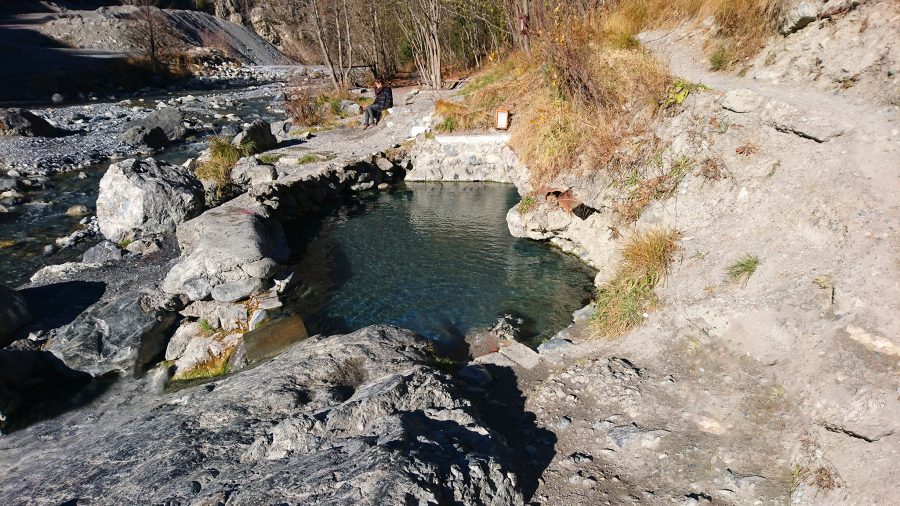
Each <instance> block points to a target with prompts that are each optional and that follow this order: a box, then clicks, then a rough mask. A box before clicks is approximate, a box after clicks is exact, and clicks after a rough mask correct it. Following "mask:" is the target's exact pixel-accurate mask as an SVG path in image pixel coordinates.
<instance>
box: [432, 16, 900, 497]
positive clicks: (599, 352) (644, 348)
mask: <svg viewBox="0 0 900 506" xmlns="http://www.w3.org/2000/svg"><path fill="white" fill-rule="evenodd" d="M844 22H849V21H847V20H844ZM819 29H820V30H823V31H829V30H831V28H830V27H829V26H828V25H823V26H822V27H820V28H819ZM662 35H663V34H660V33H657V34H654V36H653V37H649V38H648V39H647V40H652V41H653V42H654V46H653V47H654V48H655V49H656V50H657V51H658V54H659V56H660V57H661V58H663V59H666V60H669V61H670V62H671V65H672V71H673V72H674V73H675V74H676V75H677V76H679V77H682V78H684V79H685V80H686V81H687V82H688V83H703V84H706V85H707V89H703V88H700V87H692V89H691V91H690V93H689V94H687V97H685V98H684V100H683V101H682V102H681V103H680V104H678V105H677V107H673V108H672V109H670V110H669V111H667V113H666V114H665V115H664V116H663V117H662V118H660V120H659V121H658V122H657V124H656V126H655V129H654V134H655V136H656V137H657V138H658V139H659V141H660V147H661V149H660V151H659V153H658V156H655V157H654V158H653V163H652V165H650V166H649V167H647V168H645V170H642V171H640V172H639V174H642V175H643V177H641V178H636V179H634V180H632V181H626V182H625V184H624V185H622V184H612V183H614V182H615V181H613V180H611V178H609V177H606V176H605V175H604V174H603V173H602V171H601V172H596V173H588V174H562V175H560V176H558V177H556V178H554V179H553V180H552V181H549V182H546V183H543V184H542V185H541V187H532V188H531V189H529V191H528V192H523V202H522V203H520V204H519V205H518V206H517V208H515V209H513V210H511V211H510V215H509V222H510V229H511V230H512V231H513V232H514V233H516V234H521V235H524V236H527V237H532V238H535V239H540V240H550V241H552V242H554V243H555V244H558V245H560V246H561V247H563V248H564V249H566V250H569V251H572V252H574V253H576V254H578V255H579V256H581V257H582V258H585V259H586V260H587V261H588V262H590V263H591V264H592V265H595V266H596V267H597V268H598V269H600V271H601V272H600V275H599V276H598V280H597V281H598V284H599V287H600V289H601V290H602V289H603V288H604V287H605V286H606V285H605V283H606V282H607V281H608V280H610V278H611V277H612V276H613V275H614V274H615V273H616V269H617V265H619V260H620V255H621V248H622V245H623V244H624V240H625V239H627V238H629V237H631V236H632V235H633V234H634V233H637V232H640V231H645V230H650V229H653V228H658V227H663V228H668V229H675V230H677V231H680V232H681V240H680V241H679V252H678V254H677V256H676V257H675V262H674V263H673V264H672V266H671V267H670V270H669V273H668V276H667V278H666V280H665V282H664V283H661V284H660V285H658V286H657V289H656V291H657V295H658V302H657V304H655V305H654V306H653V307H652V308H650V310H647V311H646V312H645V313H644V314H642V315H639V318H640V319H641V320H642V323H641V325H640V326H639V327H638V328H636V329H634V330H632V331H630V332H627V333H625V334H624V335H622V336H618V337H614V338H612V339H610V338H605V339H599V340H597V339H596V338H595V336H596V335H597V334H598V329H597V328H596V326H594V325H592V324H591V322H590V320H587V321H582V322H580V323H576V324H575V325H574V326H573V327H572V328H570V329H569V330H568V331H567V332H566V333H565V334H564V335H562V336H560V337H565V338H567V339H568V340H569V341H572V342H566V341H563V340H561V339H560V340H556V342H554V343H553V345H552V346H548V347H545V348H544V349H543V350H542V351H541V353H539V354H537V355H520V354H516V353H515V352H507V351H505V350H503V351H501V353H499V354H495V355H496V356H497V358H496V361H497V362H498V363H503V364H504V365H509V366H512V367H513V368H514V369H515V370H516V371H517V373H518V385H519V388H521V389H522V391H523V392H524V395H525V397H526V399H527V400H526V401H525V406H526V411H527V412H530V413H534V415H535V417H536V419H537V421H536V424H537V427H538V428H540V429H543V430H547V431H550V432H551V433H552V434H553V435H554V437H555V441H556V446H555V447H556V451H557V453H556V455H555V456H554V457H553V458H552V460H551V462H549V464H548V467H547V469H546V470H544V471H543V473H542V476H541V480H542V481H541V484H540V485H539V486H538V488H537V490H536V497H538V498H539V499H540V500H542V501H547V502H548V503H560V504H574V503H585V502H602V501H610V502H614V503H616V502H631V501H635V502H641V501H646V502H657V501H659V502H668V501H676V502H678V501H695V502H696V501H703V500H709V501H723V502H737V503H751V502H755V501H762V502H766V503H782V502H784V501H786V500H792V501H795V502H798V503H805V504H821V503H823V502H824V503H852V504H870V503H871V504H880V503H884V500H885V498H886V497H889V496H890V494H891V492H890V490H889V487H888V486H886V485H885V483H887V482H888V481H890V480H889V475H890V474H891V473H892V472H894V471H895V470H896V465H895V464H893V463H892V455H894V454H896V452H897V451H898V441H897V436H896V435H897V433H898V429H900V405H898V403H897V400H896V397H895V396H894V395H893V391H894V390H895V388H896V387H897V383H896V377H897V376H896V367H897V362H896V357H897V356H900V347H898V344H897V343H896V342H895V340H894V339H893V338H892V337H891V336H894V335H897V332H898V330H900V329H898V324H900V322H898V321H897V319H896V318H895V317H894V316H893V315H894V314H895V313H896V302H895V301H896V300H900V298H898V297H900V288H898V286H897V284H896V282H895V281H894V280H895V279H896V276H894V275H892V274H889V273H894V274H896V265H894V264H893V263H892V258H895V256H896V255H897V253H898V251H900V245H898V243H897V241H896V240H895V236H896V234H895V233H894V228H895V225H894V224H895V223H896V221H897V219H896V218H897V209H898V202H900V195H898V189H900V184H898V181H897V176H896V173H895V171H893V170H892V169H891V167H892V165H893V164H894V163H893V160H895V159H897V155H898V152H897V143H896V140H897V135H898V134H897V132H898V130H897V117H896V112H895V109H893V108H891V107H886V106H884V105H882V103H881V102H880V101H879V100H875V101H873V102H868V103H867V102H864V101H860V100H858V99H855V98H852V97H850V96H846V95H841V94H837V95H835V94H832V93H820V92H816V91H813V90H810V89H797V88H793V87H789V86H783V85H779V84H778V83H774V82H760V80H750V79H744V78H740V77H735V76H730V75H724V74H712V73H709V72H708V71H706V70H703V67H702V64H699V63H697V62H698V61H700V58H699V57H698V56H697V53H696V52H695V51H694V48H693V46H694V45H699V44H700V41H701V40H702V36H696V37H690V36H689V35H686V34H685V33H683V32H676V33H675V34H674V35H673V36H672V37H664V36H662ZM803 36H804V37H808V35H807V34H803ZM797 37H799V35H797ZM813 37H815V36H813ZM442 140H443V139H442V138H441V136H438V137H437V139H435V140H433V141H428V142H427V143H425V144H422V145H420V146H417V147H416V150H421V151H420V153H419V154H414V157H415V158H416V159H417V160H418V162H417V164H416V168H415V171H416V172H418V173H419V174H421V176H420V177H422V178H424V179H429V178H435V179H437V178H444V179H449V180H453V179H456V178H458V179H463V180H464V179H466V178H469V177H485V178H486V179H493V178H497V179H499V180H515V179H519V180H521V179H527V170H526V169H525V168H524V167H523V166H522V165H521V164H515V163H513V164H512V165H509V163H508V162H507V161H502V160H503V159H502V158H499V157H500V152H501V151H502V148H501V147H497V148H496V149H493V151H492V153H491V154H490V155H487V154H482V153H480V150H475V152H474V155H475V156H470V155H471V154H472V153H470V152H468V151H465V150H461V149H458V146H459V144H460V143H458V142H454V141H452V140H448V141H446V142H441V141H442ZM467 145H472V143H471V142H468V143H467ZM498 146H499V145H498ZM489 159H494V162H493V163H494V164H495V167H494V168H491V167H485V166H483V165H482V164H483V163H484V162H485V161H486V160H489ZM427 160H433V163H435V164H440V167H435V168H434V169H433V170H429V169H428V168H427V167H425V166H424V164H423V162H425V161H427ZM496 160H501V161H500V162H497V161H496ZM447 167H452V168H453V169H452V170H447ZM510 167H512V168H513V169H512V172H513V173H516V174H517V175H518V176H517V177H513V178H510V177H509V175H508V174H509V173H510V171H511V169H510ZM523 187H525V186H524V185H522V186H520V188H523ZM876 272H877V273H880V274H879V275H876V276H872V275H870V274H871V273H876ZM472 377H476V376H475V374H474V373H473V375H472ZM489 384H490V383H489V381H487V382H485V383H482V384H481V387H482V388H488V387H487V385H489ZM537 450H538V449H537V448H536V447H535V451H537Z"/></svg>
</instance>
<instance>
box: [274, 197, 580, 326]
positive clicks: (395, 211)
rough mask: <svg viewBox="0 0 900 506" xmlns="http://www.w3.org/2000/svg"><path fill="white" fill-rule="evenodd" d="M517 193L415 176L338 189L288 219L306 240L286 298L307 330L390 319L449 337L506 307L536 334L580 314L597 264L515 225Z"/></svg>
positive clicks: (298, 239) (300, 242)
mask: <svg viewBox="0 0 900 506" xmlns="http://www.w3.org/2000/svg"><path fill="white" fill-rule="evenodd" d="M517 201H518V195H517V193H516V190H515V187H513V186H512V185H503V184H488V183H407V184H406V185H404V186H401V187H399V188H397V189H393V190H390V191H385V192H372V193H369V194H363V195H356V196H353V197H349V198H346V199H339V200H337V201H336V202H334V203H333V204H332V205H331V207H330V209H328V210H327V212H326V213H325V217H324V219H322V220H321V221H319V220H308V221H307V220H304V221H303V223H300V224H297V225H296V226H295V227H294V228H289V229H288V230H287V234H288V237H289V241H291V242H292V243H293V244H292V249H294V250H295V251H298V250H299V251H304V253H303V254H302V256H301V257H300V258H299V261H298V263H297V264H296V270H295V276H296V277H297V285H296V288H294V289H293V290H291V292H290V294H289V295H288V299H289V306H290V307H291V309H292V310H294V311H296V312H298V313H299V314H300V315H302V317H303V319H304V322H305V323H306V326H307V328H308V329H309V331H310V334H314V333H321V334H325V335H328V334H329V333H340V332H348V331H351V330H355V329H358V328H361V327H364V326H367V325H371V324H374V323H388V324H393V325H397V326H400V327H404V328H408V329H411V330H413V331H415V332H418V333H420V334H422V335H424V336H427V337H429V338H432V339H435V340H438V341H441V342H444V343H451V344H452V343H453V342H456V343H458V342H460V340H461V338H462V336H464V335H466V334H467V333H469V332H471V331H473V330H483V329H486V328H488V327H490V326H491V324H493V323H494V322H495V321H496V320H497V318H498V316H500V315H502V314H507V313H509V314H513V315H515V316H518V317H521V318H523V319H524V320H525V328H524V331H525V333H524V336H523V337H524V338H525V339H526V340H528V341H529V342H530V343H531V344H537V343H539V342H540V341H542V340H544V339H546V338H549V337H551V336H552V335H553V334H555V333H556V332H558V331H559V330H561V329H563V328H565V327H566V326H567V325H568V324H569V323H571V321H572V312H573V311H575V310H577V309H579V308H581V307H582V306H584V304H585V303H586V302H587V301H588V300H589V299H590V297H591V292H592V289H593V277H594V272H593V270H592V269H590V268H588V267H587V266H585V265H584V264H583V263H582V262H581V261H580V260H578V259H577V258H575V257H574V256H571V255H567V254H565V253H563V252H561V251H560V250H558V249H556V248H554V247H551V246H550V245H548V244H545V243H541V242H536V241H532V240H528V239H520V238H515V237H513V236H511V235H510V233H509V230H508V229H507V226H506V213H507V211H508V210H509V208H510V207H512V206H513V205H515V203H516V202H517Z"/></svg>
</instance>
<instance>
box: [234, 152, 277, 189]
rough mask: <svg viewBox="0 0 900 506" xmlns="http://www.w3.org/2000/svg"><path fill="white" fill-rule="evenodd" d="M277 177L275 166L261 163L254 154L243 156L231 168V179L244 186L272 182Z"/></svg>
mask: <svg viewBox="0 0 900 506" xmlns="http://www.w3.org/2000/svg"><path fill="white" fill-rule="evenodd" d="M277 177H278V172H277V171H276V170H275V167H273V166H271V165H265V164H263V163H260V162H259V160H257V159H256V157H253V156H245V157H244V158H241V159H240V160H238V163H237V164H235V166H234V168H233V169H231V181H232V182H234V183H235V184H237V185H239V186H242V187H247V186H255V185H258V184H264V183H271V182H272V181H274V180H275V179H276V178H277Z"/></svg>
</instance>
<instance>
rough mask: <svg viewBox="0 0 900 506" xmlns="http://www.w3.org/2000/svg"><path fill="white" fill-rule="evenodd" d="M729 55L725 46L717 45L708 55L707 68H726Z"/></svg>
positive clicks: (715, 69)
mask: <svg viewBox="0 0 900 506" xmlns="http://www.w3.org/2000/svg"><path fill="white" fill-rule="evenodd" d="M728 64H729V56H728V50H727V49H726V48H725V46H719V47H717V48H716V50H715V51H713V52H712V54H710V55H709V69H710V70H714V71H719V70H725V69H726V68H728Z"/></svg>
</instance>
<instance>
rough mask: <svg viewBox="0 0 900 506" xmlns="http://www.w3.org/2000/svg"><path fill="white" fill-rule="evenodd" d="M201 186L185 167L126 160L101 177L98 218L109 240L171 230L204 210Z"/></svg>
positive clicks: (148, 161)
mask: <svg viewBox="0 0 900 506" xmlns="http://www.w3.org/2000/svg"><path fill="white" fill-rule="evenodd" d="M203 205H204V200H203V185H202V184H201V183H200V181H199V180H198V179H197V178H196V177H194V175H193V174H192V173H191V172H190V171H188V170H187V169H185V168H184V167H181V166H177V165H170V164H167V163H165V162H158V161H156V160H154V159H153V158H147V159H146V160H136V159H129V160H125V161H122V162H118V163H115V164H113V165H111V166H110V167H109V169H108V170H107V171H106V174H105V175H104V176H103V178H102V179H101V180H100V193H99V195H98V196H97V218H98V220H99V222H100V232H101V233H102V234H103V235H104V236H105V237H106V238H107V239H109V240H110V241H113V242H119V241H122V240H123V239H124V240H134V239H136V238H139V237H141V236H145V235H152V234H160V233H167V232H174V231H175V227H176V225H178V224H179V223H181V222H183V221H185V220H187V219H190V218H193V217H194V216H197V215H198V214H199V213H200V212H201V211H202V210H203Z"/></svg>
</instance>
